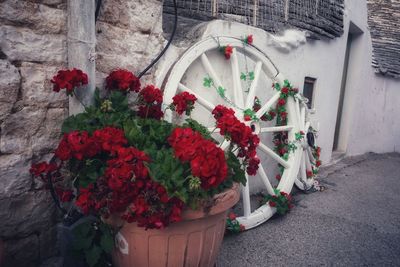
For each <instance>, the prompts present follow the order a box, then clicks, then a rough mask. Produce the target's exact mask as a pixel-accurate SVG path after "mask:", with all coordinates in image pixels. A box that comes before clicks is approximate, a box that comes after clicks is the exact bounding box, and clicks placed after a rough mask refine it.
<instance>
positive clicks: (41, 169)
mask: <svg viewBox="0 0 400 267" xmlns="http://www.w3.org/2000/svg"><path fill="white" fill-rule="evenodd" d="M57 169H58V166H57V164H55V163H47V162H45V161H42V162H39V163H36V164H32V166H31V168H30V169H29V172H30V173H31V174H32V175H34V176H40V175H43V174H47V173H50V172H53V171H55V170H57Z"/></svg>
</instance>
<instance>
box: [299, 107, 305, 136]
mask: <svg viewBox="0 0 400 267" xmlns="http://www.w3.org/2000/svg"><path fill="white" fill-rule="evenodd" d="M300 127H302V128H303V131H307V128H306V107H305V106H304V105H301V107H300Z"/></svg>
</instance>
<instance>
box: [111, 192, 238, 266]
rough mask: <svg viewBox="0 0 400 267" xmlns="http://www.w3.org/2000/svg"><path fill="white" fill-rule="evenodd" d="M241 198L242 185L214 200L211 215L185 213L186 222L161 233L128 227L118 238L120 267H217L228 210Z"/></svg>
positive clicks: (170, 226) (117, 248)
mask: <svg viewBox="0 0 400 267" xmlns="http://www.w3.org/2000/svg"><path fill="white" fill-rule="evenodd" d="M239 198H240V194H239V185H237V184H235V185H234V187H233V188H231V189H229V190H227V191H225V192H223V193H220V194H218V195H216V196H215V197H214V204H213V205H212V206H211V208H210V209H209V211H208V212H204V211H201V210H196V211H193V210H186V211H185V212H184V213H183V216H182V217H183V220H182V221H181V222H178V223H173V224H171V225H169V226H168V227H166V228H165V229H162V230H157V229H151V230H150V229H149V230H145V229H144V228H143V227H137V226H136V224H135V223H125V224H124V225H123V227H122V229H121V230H120V232H119V233H118V234H117V236H116V249H115V251H114V253H113V261H114V264H115V266H118V267H133V266H134V267H161V266H163V267H164V266H173V267H179V266H185V267H186V266H201V267H206V266H214V263H215V260H216V257H217V254H218V250H219V248H220V246H221V243H222V239H223V237H224V232H225V223H226V216H227V212H228V210H229V209H230V208H231V207H232V206H233V205H235V204H236V203H237V202H238V201H239Z"/></svg>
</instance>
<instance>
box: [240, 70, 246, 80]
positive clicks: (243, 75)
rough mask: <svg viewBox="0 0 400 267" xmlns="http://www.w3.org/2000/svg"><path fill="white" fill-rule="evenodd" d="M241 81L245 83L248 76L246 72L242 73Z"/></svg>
mask: <svg viewBox="0 0 400 267" xmlns="http://www.w3.org/2000/svg"><path fill="white" fill-rule="evenodd" d="M240 79H241V80H243V81H245V80H246V79H247V76H246V74H245V73H244V72H242V73H241V74H240Z"/></svg>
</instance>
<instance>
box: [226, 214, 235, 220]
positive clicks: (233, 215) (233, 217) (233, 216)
mask: <svg viewBox="0 0 400 267" xmlns="http://www.w3.org/2000/svg"><path fill="white" fill-rule="evenodd" d="M228 218H229V220H232V221H233V220H236V214H235V213H233V212H231V213H229V215H228Z"/></svg>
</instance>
